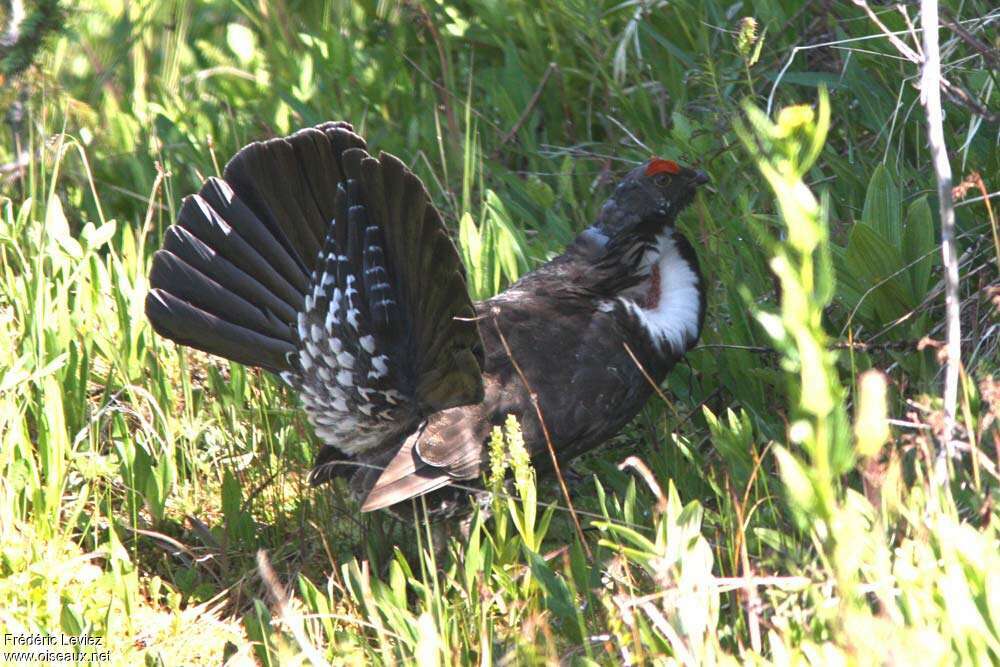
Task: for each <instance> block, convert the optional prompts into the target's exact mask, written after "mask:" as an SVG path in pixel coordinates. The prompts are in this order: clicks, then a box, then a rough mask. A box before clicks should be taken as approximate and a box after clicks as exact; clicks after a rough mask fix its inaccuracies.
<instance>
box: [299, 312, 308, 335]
mask: <svg viewBox="0 0 1000 667" xmlns="http://www.w3.org/2000/svg"><path fill="white" fill-rule="evenodd" d="M307 330H308V327H307V325H306V314H305V313H304V312H302V313H299V338H302V339H304V338H305V337H306V331H307Z"/></svg>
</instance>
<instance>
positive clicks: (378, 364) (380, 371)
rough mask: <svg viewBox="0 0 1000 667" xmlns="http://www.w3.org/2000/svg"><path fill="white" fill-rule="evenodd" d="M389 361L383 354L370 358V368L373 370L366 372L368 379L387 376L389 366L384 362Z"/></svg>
mask: <svg viewBox="0 0 1000 667" xmlns="http://www.w3.org/2000/svg"><path fill="white" fill-rule="evenodd" d="M387 361H389V357H387V356H385V355H384V354H380V355H378V356H377V357H372V368H374V369H375V370H371V371H368V377H376V378H381V377H385V376H386V375H388V374H389V366H388V365H387V364H386V362H387Z"/></svg>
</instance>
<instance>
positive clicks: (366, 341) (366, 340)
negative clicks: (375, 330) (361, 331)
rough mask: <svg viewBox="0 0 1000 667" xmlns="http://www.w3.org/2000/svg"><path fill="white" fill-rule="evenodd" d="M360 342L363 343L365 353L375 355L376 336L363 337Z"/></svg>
mask: <svg viewBox="0 0 1000 667" xmlns="http://www.w3.org/2000/svg"><path fill="white" fill-rule="evenodd" d="M358 342H359V343H361V347H363V348H364V349H365V352H367V353H368V354H375V336H372V335H370V334H369V335H368V336H362V337H361V339H360V340H358Z"/></svg>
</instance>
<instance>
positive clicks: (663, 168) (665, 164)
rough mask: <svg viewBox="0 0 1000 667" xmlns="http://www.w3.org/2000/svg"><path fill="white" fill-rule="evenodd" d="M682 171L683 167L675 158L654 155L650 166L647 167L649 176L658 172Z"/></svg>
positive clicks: (677, 172)
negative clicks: (668, 158)
mask: <svg viewBox="0 0 1000 667" xmlns="http://www.w3.org/2000/svg"><path fill="white" fill-rule="evenodd" d="M679 173H681V168H680V167H679V166H678V165H677V163H676V162H674V161H673V160H661V159H660V158H658V157H654V158H653V159H652V160H650V161H649V166H648V167H646V175H647V176H655V175H656V174H679Z"/></svg>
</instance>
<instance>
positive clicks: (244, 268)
mask: <svg viewBox="0 0 1000 667" xmlns="http://www.w3.org/2000/svg"><path fill="white" fill-rule="evenodd" d="M616 215H617V213H616ZM620 217H621V216H619V218H620ZM616 220H617V218H616ZM671 220H672V218H671ZM654 226H655V225H654ZM663 227H664V225H663V224H660V225H659V227H658V228H659V229H662V228H663ZM674 238H675V239H676V246H677V248H678V249H679V250H680V251H681V254H682V255H683V254H687V255H688V257H689V259H690V262H691V266H692V267H693V268H694V271H695V273H696V272H697V263H696V261H695V260H694V256H693V251H691V249H690V246H689V245H688V244H687V242H686V241H684V240H683V238H682V237H679V235H675V236H674ZM654 245H655V239H654V238H653V236H650V235H649V234H646V235H644V236H642V237H641V239H640V241H639V242H629V243H625V242H623V241H621V242H620V241H619V239H617V238H614V237H613V238H612V240H611V241H609V240H608V239H607V238H606V237H605V236H604V235H603V234H602V233H591V234H587V233H585V234H583V235H581V237H580V238H579V239H578V240H577V242H576V243H574V245H573V246H571V247H570V248H569V249H568V250H567V252H566V253H565V254H564V255H562V256H561V257H560V258H557V259H556V260H554V261H552V262H550V263H549V264H546V265H545V266H543V267H541V268H539V269H538V270H536V271H534V272H533V273H531V274H528V275H526V276H525V277H524V278H522V279H521V280H520V281H518V282H517V283H516V284H515V285H513V286H512V287H511V288H510V289H509V290H507V291H506V292H504V293H503V294H501V295H498V296H497V297H494V298H493V299H490V300H488V301H486V302H483V303H479V304H475V305H474V304H472V303H471V302H470V300H469V297H468V293H467V290H466V284H465V273H464V269H463V267H462V264H461V261H460V260H459V257H458V254H457V252H456V250H455V247H454V245H453V243H452V241H451V239H450V238H449V236H448V235H447V232H446V230H445V228H444V225H443V223H442V221H441V218H440V215H439V213H438V212H437V210H436V209H435V208H434V206H433V205H432V204H431V202H430V198H429V196H428V195H427V192H426V190H425V189H424V187H423V185H422V184H421V182H420V180H419V179H418V178H417V177H416V176H415V175H413V174H412V172H410V171H409V170H408V169H407V168H406V167H405V166H404V165H403V164H402V162H400V161H399V160H398V159H397V158H395V157H393V156H391V155H388V154H385V153H382V154H380V155H379V156H378V157H377V158H375V157H372V156H371V155H369V154H368V152H367V151H366V147H365V142H364V140H363V139H361V137H359V136H358V135H356V134H355V133H354V132H353V130H352V128H351V126H350V125H348V124H346V123H327V124H324V125H321V126H318V127H316V128H312V129H307V130H302V131H300V132H297V133H296V134H294V135H292V136H290V137H287V138H281V139H272V140H269V141H265V142H260V143H254V144H251V145H250V146H247V147H246V148H244V149H243V150H241V151H240V152H239V153H238V154H237V155H236V156H235V157H234V158H233V159H232V161H230V163H229V164H228V165H227V166H226V169H225V173H224V175H223V178H222V179H215V178H211V179H209V180H208V181H207V182H206V183H205V185H204V186H203V187H202V189H201V191H200V192H199V193H198V194H197V195H193V196H191V197H188V198H187V199H186V200H185V202H184V204H183V206H182V208H181V211H180V214H179V216H178V221H177V223H176V224H175V225H174V226H173V227H171V228H170V229H169V230H168V231H167V233H166V236H165V239H164V243H163V247H162V249H161V250H160V251H158V252H157V253H156V255H155V258H154V261H153V266H152V269H151V271H150V285H151V290H150V293H149V295H148V297H147V300H146V313H147V316H148V318H149V320H150V321H151V323H152V324H153V327H154V329H155V330H156V331H157V332H159V333H160V334H161V335H163V336H165V337H167V338H171V339H173V340H175V341H177V342H179V343H182V344H185V345H189V346H191V347H195V348H198V349H201V350H204V351H206V352H209V353H212V354H215V355H218V356H222V357H225V358H228V359H231V360H233V361H237V362H239V363H243V364H246V365H250V366H258V367H261V368H264V369H266V370H269V371H271V372H274V373H277V374H279V375H280V376H281V377H282V378H283V379H284V380H285V381H286V382H287V383H288V384H290V385H291V386H292V387H294V388H295V389H296V390H298V391H299V393H300V396H301V400H302V402H303V405H304V408H305V410H306V412H307V414H308V416H309V418H310V421H311V422H312V423H313V425H314V427H315V430H316V433H317V435H318V436H319V437H320V439H321V440H322V441H323V442H324V445H325V446H324V447H323V448H321V450H320V452H319V453H318V455H317V458H316V465H315V468H314V471H313V474H312V477H311V480H312V481H313V482H314V483H319V482H322V481H325V480H327V479H330V478H331V477H333V476H336V475H340V474H345V473H346V474H351V476H352V479H351V484H352V487H353V488H354V490H355V491H356V492H357V494H358V496H359V498H360V499H362V501H363V504H362V508H363V509H365V510H371V509H378V508H382V507H388V506H391V505H394V504H396V503H399V502H402V501H404V500H407V499H409V498H412V497H415V496H417V495H421V494H426V493H429V492H431V491H435V490H437V489H441V488H442V487H446V486H448V485H449V484H451V483H452V482H455V481H458V480H475V479H476V478H478V477H479V476H480V474H481V472H482V470H483V466H484V463H485V461H484V457H485V450H484V442H485V441H486V439H487V438H488V436H489V433H490V430H491V429H492V427H493V425H495V424H499V423H502V421H503V420H504V419H505V417H506V416H507V415H508V414H513V415H515V416H516V417H518V419H519V420H520V422H521V425H522V429H523V431H524V436H525V441H526V443H527V445H528V447H529V448H530V450H531V452H532V453H533V454H540V453H543V452H544V451H545V440H544V437H543V434H542V429H541V425H540V424H539V422H538V419H537V416H536V414H535V411H534V408H533V406H532V404H531V401H530V397H529V391H528V388H527V387H526V386H525V384H524V381H523V380H522V378H521V376H520V374H519V373H518V372H517V370H516V369H515V367H514V364H513V363H512V361H511V358H510V355H508V354H507V351H506V349H505V346H504V341H503V340H501V332H502V337H503V339H504V340H505V341H506V343H507V345H508V346H509V347H510V349H511V353H512V356H513V357H514V359H515V360H516V361H517V363H518V365H519V366H520V368H521V369H522V371H523V373H524V376H525V378H526V379H527V382H528V384H529V385H530V386H531V389H533V390H534V391H535V392H536V393H537V395H538V398H539V401H540V407H541V410H542V414H543V415H544V417H545V421H546V426H547V427H548V429H549V433H550V435H551V438H552V441H553V445H554V446H555V447H556V449H557V451H558V453H559V456H560V457H565V458H572V457H573V456H576V455H578V454H580V453H582V452H584V451H587V450H588V449H590V448H592V447H594V446H596V445H598V444H600V443H601V442H603V441H605V440H606V439H607V438H609V437H611V436H612V435H614V434H615V433H616V432H617V431H618V430H619V429H620V428H621V427H622V426H623V425H624V424H625V423H627V422H628V421H629V420H630V419H631V418H632V417H633V416H634V415H635V414H636V412H638V410H639V409H640V408H641V407H642V405H643V404H644V403H645V402H646V400H647V399H648V397H649V395H650V393H651V391H652V387H651V386H650V384H649V382H648V381H647V380H646V379H645V377H644V376H643V373H642V370H640V369H639V368H638V367H637V366H636V363H635V362H634V361H633V360H632V358H631V356H630V355H629V352H628V351H627V350H626V345H628V346H629V349H630V350H631V352H632V353H633V354H634V355H635V356H636V358H637V359H638V360H639V361H640V363H641V364H642V366H643V368H644V369H645V371H646V373H647V374H649V376H650V377H652V378H653V379H654V380H655V381H657V382H659V381H661V380H662V379H663V377H664V376H665V375H666V373H667V371H669V369H670V368H671V367H672V366H673V364H674V363H675V362H676V360H677V359H678V358H679V357H680V356H681V354H683V352H684V350H685V349H686V348H687V347H688V346H689V345H690V344H691V343H693V342H694V338H696V337H697V330H695V331H694V333H693V336H689V338H690V340H687V339H685V342H684V345H682V346H681V347H682V348H683V349H674V347H671V346H669V345H666V346H665V345H664V344H662V341H660V342H659V343H658V341H657V338H656V337H655V336H651V335H650V333H649V330H648V329H649V327H650V326H653V325H650V324H649V322H648V321H647V320H648V319H649V318H648V317H647V316H646V314H644V313H645V311H643V312H640V311H639V310H637V309H636V308H635V307H632V306H630V305H629V303H630V302H629V301H627V300H623V299H621V298H619V297H620V296H621V295H622V294H626V293H628V290H630V289H632V290H643V289H647V288H645V287H642V286H641V284H652V283H653V282H655V281H656V280H657V279H658V278H657V277H658V276H659V274H658V273H652V271H653V270H652V269H651V268H649V267H648V266H645V265H642V260H641V258H642V257H643V256H644V255H643V253H644V252H645V253H646V256H649V253H650V251H649V248H652V247H653V246H654ZM647 264H648V262H647ZM644 272H645V273H644ZM644 280H645V281H646V282H645V283H643V281H644ZM695 282H696V287H697V288H698V290H700V279H699V280H696V281H695ZM657 286H658V283H657ZM657 288H658V287H657ZM697 308H698V312H697V313H696V315H697V319H698V322H697V328H698V329H700V325H701V318H702V316H703V312H704V309H703V303H702V302H699V303H698V304H697ZM649 313H651V314H655V313H654V311H649ZM689 317H690V316H689ZM654 329H655V326H654ZM547 462H548V456H547V454H546V455H545V456H544V457H538V458H537V463H538V464H539V465H540V466H542V467H545V466H546V465H547Z"/></svg>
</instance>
